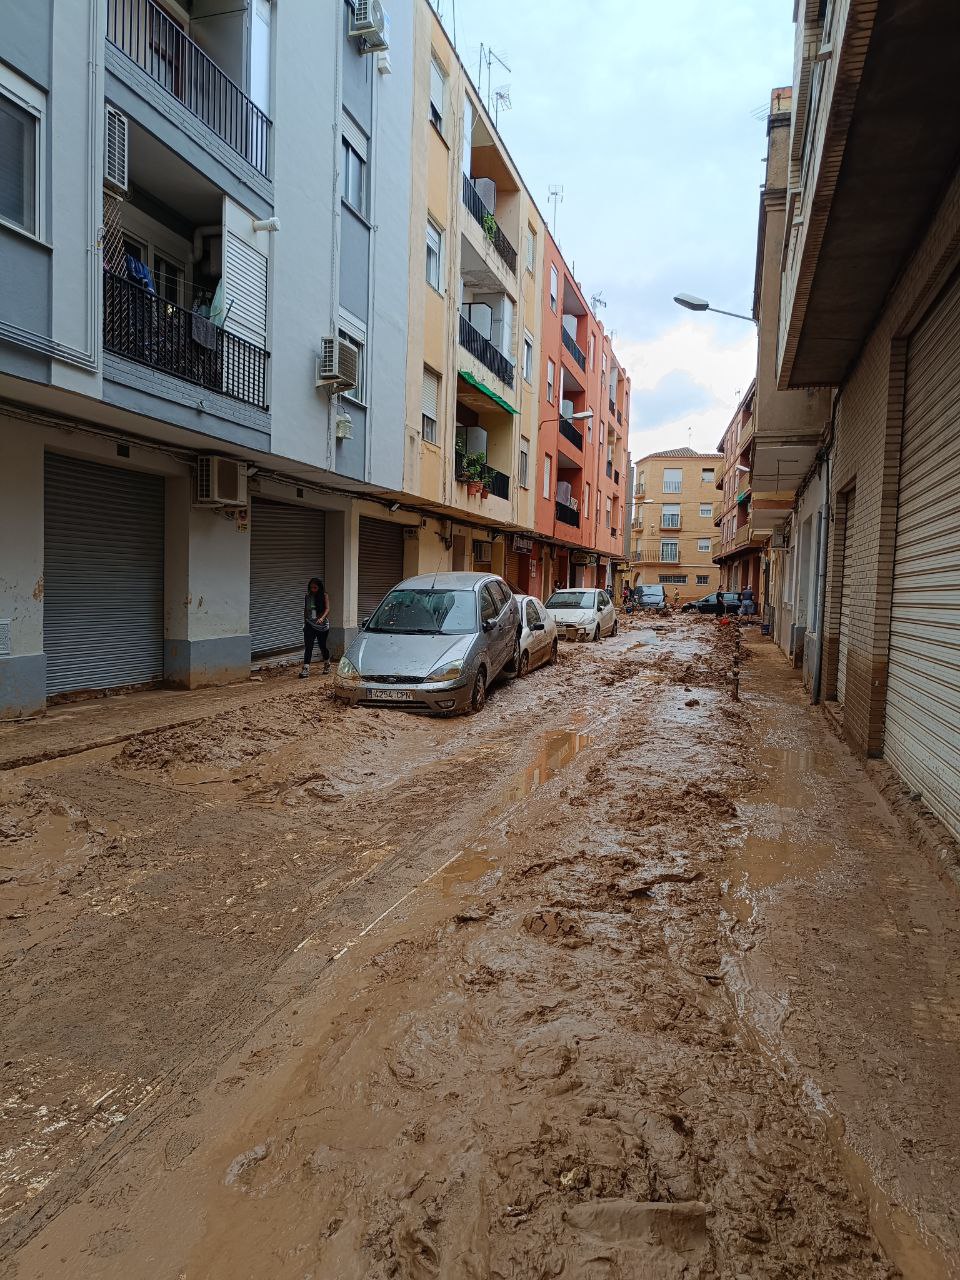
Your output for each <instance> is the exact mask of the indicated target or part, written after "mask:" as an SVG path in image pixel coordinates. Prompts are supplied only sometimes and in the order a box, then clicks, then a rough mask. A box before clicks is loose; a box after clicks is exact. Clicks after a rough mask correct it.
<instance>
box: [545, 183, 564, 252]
mask: <svg viewBox="0 0 960 1280" xmlns="http://www.w3.org/2000/svg"><path fill="white" fill-rule="evenodd" d="M548 199H549V200H550V201H551V202H552V204H553V237H554V239H556V236H557V206H558V205H561V204H563V184H562V183H559V182H554V183H551V185H550V194H549V196H548Z"/></svg>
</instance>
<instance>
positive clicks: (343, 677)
mask: <svg viewBox="0 0 960 1280" xmlns="http://www.w3.org/2000/svg"><path fill="white" fill-rule="evenodd" d="M337 679H338V680H339V681H340V683H341V684H358V683H359V681H360V672H359V671H358V670H357V668H356V667H355V666H354V665H353V663H352V662H351V661H350V659H349V658H341V659H340V661H339V662H338V663H337Z"/></svg>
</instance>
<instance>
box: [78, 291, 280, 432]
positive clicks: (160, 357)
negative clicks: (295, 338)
mask: <svg viewBox="0 0 960 1280" xmlns="http://www.w3.org/2000/svg"><path fill="white" fill-rule="evenodd" d="M103 345H104V347H105V348H106V350H107V351H112V352H113V353H114V355H118V356H124V357H125V358H126V359H127V360H135V361H136V362H137V364H144V365H147V366H148V367H149V368H151V369H159V370H161V371H162V372H163V373H170V374H172V375H173V376H174V377H175V378H182V379H183V380H184V381H185V382H192V383H194V384H195V385H196V386H198V387H206V389H207V390H208V391H215V392H217V394H218V395H223V396H230V397H231V398H232V399H234V400H242V401H244V403H245V404H252V405H256V406H257V408H258V409H266V407H267V360H268V358H269V357H268V354H267V352H266V351H264V350H263V348H262V347H257V346H254V344H253V343H252V342H247V340H246V339H245V338H240V337H238V336H237V335H236V334H235V333H227V331H226V330H225V329H220V328H218V327H217V326H216V325H213V324H211V323H210V321H209V320H205V319H204V318H203V317H201V316H198V315H195V314H194V313H193V312H192V311H187V310H186V309H185V308H184V307H180V306H178V305H177V304H176V303H175V302H167V301H166V299H164V298H160V297H158V296H157V294H155V293H150V292H148V290H146V289H145V288H143V286H142V285H139V284H135V283H134V282H133V281H132V280H126V279H124V277H122V276H117V275H113V274H112V272H109V271H105V272H104V275H103Z"/></svg>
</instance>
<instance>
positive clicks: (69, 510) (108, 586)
mask: <svg viewBox="0 0 960 1280" xmlns="http://www.w3.org/2000/svg"><path fill="white" fill-rule="evenodd" d="M43 525H44V549H43V582H44V594H43V648H44V652H45V653H46V655H47V692H48V693H49V694H53V693H66V692H69V691H72V690H77V689H110V688H113V687H114V686H117V685H129V684H147V683H149V682H151V681H156V680H160V679H161V678H162V677H163V478H162V477H161V476H150V475H145V474H144V473H143V472H140V471H124V470H122V469H121V468H119V467H105V466H102V465H101V464H99V463H96V462H81V461H78V460H77V459H76V458H65V457H61V456H60V455H59V454H54V453H48V454H47V456H46V459H45V461H44V518H43Z"/></svg>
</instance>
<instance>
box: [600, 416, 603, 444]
mask: <svg viewBox="0 0 960 1280" xmlns="http://www.w3.org/2000/svg"><path fill="white" fill-rule="evenodd" d="M600 444H603V419H602V418H601V419H600Z"/></svg>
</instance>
